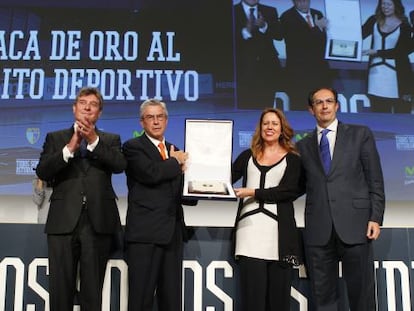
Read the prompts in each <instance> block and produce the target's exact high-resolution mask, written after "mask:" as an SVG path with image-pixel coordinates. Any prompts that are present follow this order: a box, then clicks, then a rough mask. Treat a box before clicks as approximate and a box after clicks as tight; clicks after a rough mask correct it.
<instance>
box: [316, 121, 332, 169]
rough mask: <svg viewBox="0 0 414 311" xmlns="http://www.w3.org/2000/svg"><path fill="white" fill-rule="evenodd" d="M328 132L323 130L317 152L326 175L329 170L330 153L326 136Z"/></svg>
mask: <svg viewBox="0 0 414 311" xmlns="http://www.w3.org/2000/svg"><path fill="white" fill-rule="evenodd" d="M329 131H330V130H328V129H323V130H322V136H321V141H320V143H319V150H320V153H321V159H322V165H323V168H324V170H325V174H328V172H329V169H330V168H331V152H330V151H329V141H328V137H326V134H328V132H329Z"/></svg>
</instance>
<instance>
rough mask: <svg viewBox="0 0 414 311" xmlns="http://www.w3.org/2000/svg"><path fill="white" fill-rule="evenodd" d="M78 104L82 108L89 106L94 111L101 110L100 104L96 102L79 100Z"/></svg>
mask: <svg viewBox="0 0 414 311" xmlns="http://www.w3.org/2000/svg"><path fill="white" fill-rule="evenodd" d="M76 103H77V104H78V105H79V106H81V107H86V106H89V107H91V108H93V109H99V103H98V102H96V101H89V102H88V101H86V100H78V101H77V102H76Z"/></svg>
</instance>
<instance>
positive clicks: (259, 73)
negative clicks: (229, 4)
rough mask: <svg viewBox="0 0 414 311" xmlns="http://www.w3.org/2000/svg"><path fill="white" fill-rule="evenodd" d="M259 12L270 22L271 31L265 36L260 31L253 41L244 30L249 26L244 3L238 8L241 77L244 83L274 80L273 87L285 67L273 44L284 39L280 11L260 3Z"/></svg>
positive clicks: (237, 5) (237, 40)
mask: <svg viewBox="0 0 414 311" xmlns="http://www.w3.org/2000/svg"><path fill="white" fill-rule="evenodd" d="M257 9H258V12H260V14H262V15H263V17H264V19H265V20H266V22H267V24H268V29H267V31H266V33H264V34H263V33H261V32H260V31H256V32H254V33H253V34H252V35H253V36H252V38H250V39H248V40H245V39H243V37H242V29H243V28H244V27H245V26H246V22H247V17H246V14H245V13H244V10H243V6H242V4H241V3H238V4H236V5H235V6H234V22H235V41H236V62H237V77H238V82H241V83H243V82H245V81H244V80H246V79H247V80H248V81H247V82H249V81H250V82H254V80H255V79H258V78H259V77H260V82H261V83H266V80H267V79H270V81H269V84H270V83H274V82H275V81H276V79H277V78H278V73H279V72H280V68H281V67H280V62H279V58H278V54H277V51H276V50H275V47H274V45H273V40H274V39H281V28H280V22H279V18H278V14H277V10H276V8H274V7H270V6H266V5H262V4H258V6H257ZM247 86H248V85H247ZM273 88H275V87H274V85H273Z"/></svg>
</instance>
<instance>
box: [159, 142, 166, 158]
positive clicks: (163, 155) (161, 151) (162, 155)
mask: <svg viewBox="0 0 414 311" xmlns="http://www.w3.org/2000/svg"><path fill="white" fill-rule="evenodd" d="M158 148H160V154H161V158H162V159H163V160H165V159H167V154H166V153H165V146H164V144H163V143H159V144H158Z"/></svg>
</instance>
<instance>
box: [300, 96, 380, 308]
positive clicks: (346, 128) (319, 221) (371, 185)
mask: <svg viewBox="0 0 414 311" xmlns="http://www.w3.org/2000/svg"><path fill="white" fill-rule="evenodd" d="M308 103H309V111H310V113H311V114H312V115H313V116H314V117H315V119H316V122H317V125H316V129H315V131H314V132H313V133H312V134H310V135H308V136H306V137H305V138H303V139H302V140H301V141H299V142H298V143H297V147H298V150H299V152H300V154H301V158H302V162H303V166H304V170H305V176H306V205H305V231H304V244H305V254H306V263H307V269H308V270H307V271H308V273H309V277H310V281H311V289H312V294H313V297H314V299H313V301H314V303H315V309H316V310H324V311H328V310H329V311H336V310H341V307H340V306H338V297H339V294H338V287H337V284H338V276H339V261H342V275H343V278H344V280H345V283H346V286H347V292H348V300H349V306H350V310H351V311H374V310H376V307H375V279H374V259H373V250H372V241H373V240H376V239H377V238H378V237H379V234H380V225H382V220H383V215H384V208H385V195H384V181H383V175H382V169H381V163H380V158H379V155H378V151H377V148H376V145H375V140H374V137H373V134H372V132H371V131H370V130H369V129H368V128H367V127H365V126H359V125H350V124H344V123H341V122H339V121H338V119H337V117H336V112H337V111H338V108H339V103H338V94H337V92H336V91H335V90H333V89H329V88H322V89H318V90H316V91H314V92H312V93H311V94H310V95H309V99H308Z"/></svg>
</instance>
